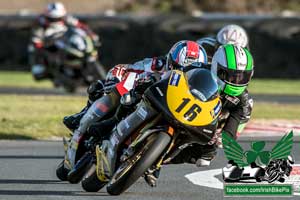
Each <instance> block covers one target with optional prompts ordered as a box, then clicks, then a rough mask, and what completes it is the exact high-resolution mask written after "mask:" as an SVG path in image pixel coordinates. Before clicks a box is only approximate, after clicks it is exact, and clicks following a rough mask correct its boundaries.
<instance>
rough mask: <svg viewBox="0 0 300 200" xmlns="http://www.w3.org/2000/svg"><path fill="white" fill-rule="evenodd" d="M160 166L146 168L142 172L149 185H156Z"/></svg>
mask: <svg viewBox="0 0 300 200" xmlns="http://www.w3.org/2000/svg"><path fill="white" fill-rule="evenodd" d="M159 173H160V168H158V169H157V168H156V169H148V170H147V171H146V172H145V174H144V179H145V181H146V183H147V184H148V185H149V186H150V187H156V185H157V184H156V182H157V179H158V177H159Z"/></svg>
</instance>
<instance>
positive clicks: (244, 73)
mask: <svg viewBox="0 0 300 200" xmlns="http://www.w3.org/2000/svg"><path fill="white" fill-rule="evenodd" d="M217 75H218V77H219V78H220V79H221V80H224V81H225V82H228V83H231V84H235V85H247V84H248V83H249V81H250V80H251V76H252V70H232V69H226V68H223V67H220V66H219V67H218V72H217Z"/></svg>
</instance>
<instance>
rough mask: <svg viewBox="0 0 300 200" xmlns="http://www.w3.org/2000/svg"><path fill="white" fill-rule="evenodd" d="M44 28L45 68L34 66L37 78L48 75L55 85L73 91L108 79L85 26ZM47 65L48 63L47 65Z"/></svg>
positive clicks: (43, 77) (33, 71)
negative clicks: (84, 28) (81, 27)
mask: <svg viewBox="0 0 300 200" xmlns="http://www.w3.org/2000/svg"><path fill="white" fill-rule="evenodd" d="M53 26H55V27H49V28H48V29H47V30H46V31H45V39H44V48H43V51H42V52H40V53H39V54H41V56H40V57H41V58H42V62H43V63H45V65H44V68H43V69H42V68H41V66H40V65H36V66H34V67H33V69H32V74H33V77H34V78H35V79H36V80H42V79H45V78H49V79H51V80H52V81H53V83H54V86H55V87H60V86H62V87H64V88H65V90H66V91H68V92H74V91H75V89H76V88H77V87H79V86H81V85H90V84H91V83H92V82H93V81H96V80H99V79H105V75H106V72H105V70H104V67H103V66H102V65H101V64H100V63H99V62H98V53H97V50H96V49H95V47H94V44H93V42H92V39H91V37H90V36H89V35H87V34H86V32H85V31H84V30H82V29H79V28H75V27H66V26H64V25H53ZM45 66H46V67H45Z"/></svg>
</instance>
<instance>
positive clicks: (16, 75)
mask: <svg viewBox="0 0 300 200" xmlns="http://www.w3.org/2000/svg"><path fill="white" fill-rule="evenodd" d="M0 87H22V88H51V87H53V86H52V83H51V82H50V81H49V80H45V81H44V80H43V81H38V82H37V81H35V80H34V79H33V77H32V75H31V73H29V72H11V71H0Z"/></svg>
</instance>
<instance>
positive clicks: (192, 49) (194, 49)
mask: <svg viewBox="0 0 300 200" xmlns="http://www.w3.org/2000/svg"><path fill="white" fill-rule="evenodd" d="M186 56H187V57H190V58H198V57H199V45H198V44H197V43H196V42H193V41H187V43H186Z"/></svg>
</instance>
